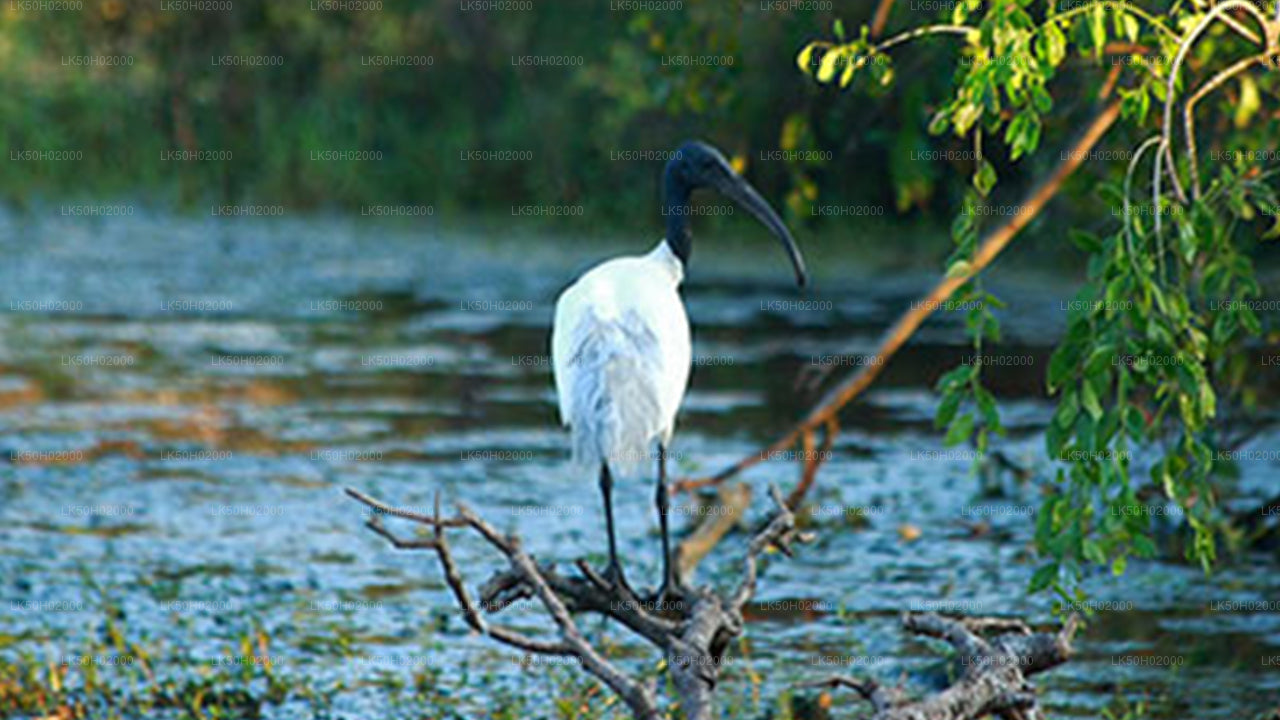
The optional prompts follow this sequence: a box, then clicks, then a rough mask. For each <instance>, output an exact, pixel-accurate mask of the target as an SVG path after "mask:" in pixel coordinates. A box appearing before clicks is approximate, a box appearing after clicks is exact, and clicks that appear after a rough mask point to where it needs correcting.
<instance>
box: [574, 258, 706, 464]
mask: <svg viewBox="0 0 1280 720" xmlns="http://www.w3.org/2000/svg"><path fill="white" fill-rule="evenodd" d="M683 279H684V269H683V267H682V266H681V262H680V259H679V258H677V257H676V256H675V254H674V253H672V252H671V248H670V247H669V246H668V245H667V243H666V242H665V241H664V242H660V243H658V247H657V248H655V249H654V250H653V251H652V252H650V253H649V254H647V255H641V256H637V257H623V258H617V259H615V260H610V261H608V262H605V263H602V264H600V265H597V266H596V267H594V268H592V269H591V270H590V271H588V272H587V273H586V274H585V275H583V276H582V277H581V278H579V279H578V281H577V282H576V283H574V284H573V285H571V286H569V288H567V289H566V290H565V291H564V292H563V293H561V295H560V298H559V299H558V300H557V301H556V316H555V322H554V325H553V327H552V331H551V359H552V367H553V368H554V371H555V380H556V393H557V395H558V397H559V400H560V420H561V422H563V423H564V424H565V425H567V426H569V427H570V428H571V430H572V435H573V456H574V460H575V461H576V462H578V463H581V464H583V465H586V466H590V467H592V468H599V467H600V465H601V463H607V464H608V465H609V469H610V470H611V471H612V472H613V473H614V474H615V475H629V474H633V473H634V472H635V471H636V470H637V468H638V467H639V466H640V463H641V461H642V460H645V459H646V458H650V457H653V455H652V452H653V446H654V443H655V442H660V443H662V444H663V445H666V444H667V443H668V442H669V441H670V440H671V434H672V432H673V431H674V429H675V418H676V411H677V410H678V409H679V408H680V402H681V400H682V399H683V398H684V393H685V388H686V387H687V386H688V382H689V368H690V364H691V362H692V357H693V356H692V346H691V343H690V338H689V319H688V316H687V315H686V314H685V311H684V303H683V302H682V301H681V300H680V294H679V290H678V289H679V286H680V282H681V280H683Z"/></svg>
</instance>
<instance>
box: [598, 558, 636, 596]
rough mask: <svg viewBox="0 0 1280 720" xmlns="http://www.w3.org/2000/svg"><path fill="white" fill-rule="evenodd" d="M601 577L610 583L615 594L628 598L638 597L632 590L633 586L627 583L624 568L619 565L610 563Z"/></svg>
mask: <svg viewBox="0 0 1280 720" xmlns="http://www.w3.org/2000/svg"><path fill="white" fill-rule="evenodd" d="M601 577H603V578H604V581H605V582H606V583H608V585H609V588H610V589H611V590H613V591H614V592H616V593H618V594H620V595H625V596H626V597H628V598H636V597H638V596H637V595H636V591H635V590H632V589H631V585H630V584H629V583H628V582H627V576H626V575H625V574H624V573H623V572H622V566H621V565H619V564H618V563H613V562H611V563H609V566H608V567H606V568H605V569H604V574H603V575H602V576H601Z"/></svg>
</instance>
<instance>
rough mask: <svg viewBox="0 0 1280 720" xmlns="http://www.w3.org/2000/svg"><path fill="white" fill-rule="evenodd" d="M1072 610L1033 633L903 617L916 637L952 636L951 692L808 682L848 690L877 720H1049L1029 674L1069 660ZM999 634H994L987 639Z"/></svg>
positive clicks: (991, 622) (983, 622) (1013, 625)
mask: <svg viewBox="0 0 1280 720" xmlns="http://www.w3.org/2000/svg"><path fill="white" fill-rule="evenodd" d="M1079 622H1080V621H1079V616H1077V615H1072V616H1071V618H1070V619H1069V620H1067V622H1066V624H1065V625H1064V626H1063V628H1062V629H1061V630H1059V631H1058V632H1055V633H1034V632H1032V631H1031V628H1029V627H1027V626H1026V625H1025V624H1023V623H1022V622H1020V621H1017V620H1007V619H1004V618H952V617H944V616H942V615H936V614H934V613H923V614H908V615H905V616H903V618H902V625H903V628H904V629H905V630H906V631H907V632H909V633H912V634H914V635H920V636H923V637H931V638H936V639H939V640H944V641H946V642H947V643H948V644H949V645H951V647H952V648H953V649H955V651H956V656H957V662H958V663H959V672H958V678H957V679H956V681H955V682H954V683H952V684H951V686H950V687H948V688H947V689H946V690H943V691H942V692H939V693H936V694H933V695H930V696H928V697H926V698H923V699H920V700H910V699H908V698H907V697H906V693H905V692H904V691H903V690H902V689H901V688H888V687H885V686H882V685H880V684H879V683H877V682H876V681H875V680H858V679H855V678H851V677H846V676H842V675H835V676H832V677H829V678H827V679H825V680H820V681H817V682H814V683H809V684H808V685H809V686H815V687H828V688H841V687H843V688H850V689H852V690H854V691H856V692H857V693H858V694H859V695H861V696H862V698H863V699H864V700H866V701H867V702H869V703H871V706H872V708H874V710H875V715H874V716H873V718H872V720H978V719H979V718H985V717H988V716H994V717H996V718H1000V720H1037V719H1038V718H1043V717H1044V716H1043V714H1042V713H1041V712H1040V709H1039V705H1038V703H1037V700H1036V694H1035V687H1034V686H1033V685H1032V684H1031V683H1030V681H1029V680H1028V678H1029V677H1030V676H1032V675H1035V674H1037V673H1041V672H1044V671H1045V670H1048V669H1050V668H1053V667H1056V666H1058V665H1061V664H1062V663H1064V662H1066V661H1067V660H1069V659H1070V657H1071V652H1072V650H1071V638H1072V637H1073V636H1074V635H1075V632H1076V628H1077V627H1078V625H1079ZM987 634H994V635H995V636H994V637H992V638H991V639H987V638H986V637H984V636H985V635H987Z"/></svg>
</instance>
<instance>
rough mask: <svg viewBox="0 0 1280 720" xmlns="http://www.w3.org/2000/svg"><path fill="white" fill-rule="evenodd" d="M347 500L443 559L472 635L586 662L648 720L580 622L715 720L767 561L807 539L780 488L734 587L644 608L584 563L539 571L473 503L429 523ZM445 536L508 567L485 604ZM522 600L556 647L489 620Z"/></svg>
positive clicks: (636, 691)
mask: <svg viewBox="0 0 1280 720" xmlns="http://www.w3.org/2000/svg"><path fill="white" fill-rule="evenodd" d="M346 492H347V494H348V495H350V496H351V497H352V498H354V499H356V500H358V501H359V502H361V503H363V504H365V505H366V506H368V507H370V508H372V509H374V510H375V511H377V514H375V515H373V516H372V517H371V518H370V519H369V520H368V522H367V523H366V524H367V526H368V528H369V529H370V530H372V531H373V532H374V533H376V534H377V535H378V536H380V537H382V538H383V539H385V540H387V541H388V542H389V543H391V545H392V546H394V547H396V548H398V549H404V550H434V551H435V553H436V558H437V560H438V561H439V564H440V567H441V569H442V571H443V572H444V576H445V581H446V583H447V584H448V585H449V588H450V590H451V591H452V592H453V596H454V600H455V601H456V602H457V605H458V607H459V609H460V610H461V612H462V614H463V617H464V618H466V621H467V624H468V625H469V626H470V627H471V628H472V629H474V630H475V631H476V632H478V633H481V634H483V635H486V636H488V637H490V638H492V639H493V640H496V641H497V642H499V643H502V644H505V645H509V646H511V647H515V648H518V649H520V650H523V651H526V652H530V653H536V654H544V655H566V656H572V657H576V658H578V660H579V661H580V662H581V663H582V667H583V669H584V670H585V671H586V672H588V673H590V674H591V675H593V676H595V677H596V678H598V679H599V680H601V681H602V682H603V683H604V684H605V685H607V686H609V688H610V689H611V690H612V691H613V692H614V693H615V694H616V695H617V696H618V697H619V698H620V699H621V700H622V701H623V702H624V703H625V704H626V706H627V708H628V709H629V710H630V711H631V713H632V715H633V716H635V717H636V718H639V719H640V720H657V719H658V718H661V717H664V714H663V712H662V711H661V710H660V706H659V702H658V699H657V695H656V693H655V691H654V688H653V687H652V686H651V685H650V684H647V683H644V682H641V681H640V680H638V679H636V678H635V677H633V676H632V675H631V674H628V673H627V672H626V671H624V670H623V669H621V668H619V667H618V666H617V665H615V664H614V663H613V662H611V661H610V660H609V659H607V658H606V657H604V656H603V655H602V654H601V653H600V652H599V651H598V650H597V649H596V648H595V646H594V645H592V643H591V642H590V641H589V640H588V639H587V638H586V637H585V636H584V635H583V633H582V631H581V630H580V629H579V628H578V625H577V623H576V621H575V620H574V615H575V614H581V613H591V614H597V615H602V616H605V617H608V618H611V619H613V620H615V621H617V622H618V623H619V624H620V625H622V626H623V627H626V628H627V629H629V630H631V631H632V632H634V633H635V634H636V635H638V636H639V637H641V638H643V639H644V640H646V641H647V642H648V643H649V644H651V645H653V646H654V647H656V648H658V649H659V650H661V651H662V652H663V654H664V656H665V658H666V660H667V667H668V672H669V673H670V675H671V679H672V685H673V686H674V688H675V692H676V695H677V702H678V703H679V706H680V708H681V709H682V711H683V712H684V714H685V717H687V718H689V720H710V719H711V718H713V717H715V704H714V701H715V689H716V685H717V683H718V681H719V674H720V668H721V666H722V664H723V663H724V658H725V652H726V650H727V648H728V647H729V645H730V643H731V642H732V641H733V640H734V639H735V638H737V637H739V636H740V635H741V634H742V632H743V628H744V626H745V622H744V620H743V608H744V607H745V606H746V604H747V603H748V602H750V600H751V598H752V597H753V596H754V595H755V591H756V583H757V580H758V578H759V564H760V556H761V555H762V554H764V553H765V552H766V551H767V550H769V549H770V548H777V549H778V550H780V551H782V552H783V553H785V554H787V555H790V552H791V547H792V545H793V544H794V543H797V542H805V541H807V540H808V539H809V538H808V537H806V536H805V535H803V534H802V533H800V532H799V531H798V530H797V527H796V518H795V515H794V514H793V513H792V511H791V509H790V508H789V507H788V506H787V505H786V503H785V501H784V500H783V497H782V494H781V492H780V491H779V490H778V489H777V488H776V487H775V488H772V497H773V500H774V503H775V504H776V505H777V508H776V510H775V512H774V514H773V516H772V518H771V519H770V521H769V522H768V523H767V524H766V525H765V526H764V527H763V529H761V530H760V531H758V532H757V533H755V534H754V535H753V536H752V537H751V539H750V540H749V541H748V543H747V546H746V548H745V552H744V554H743V559H742V567H741V580H740V581H739V582H738V584H737V585H736V587H734V588H733V589H732V590H731V591H728V592H723V593H721V592H717V591H716V590H714V589H713V588H710V587H705V586H704V587H697V588H691V589H688V590H686V591H685V592H684V594H683V595H682V596H679V597H674V598H671V599H670V601H669V602H666V601H665V600H664V602H659V601H658V600H659V599H657V598H651V599H643V600H642V599H640V598H637V597H636V596H635V595H633V594H632V593H631V592H630V591H629V590H628V589H627V588H625V587H623V586H615V585H612V584H610V583H609V582H607V581H605V580H604V579H603V578H601V577H600V576H599V575H598V574H597V573H596V572H595V571H593V570H591V568H589V567H588V566H587V565H586V564H585V563H581V562H580V563H578V565H577V567H578V569H579V571H580V573H581V575H580V576H578V577H567V576H565V575H562V574H560V573H558V572H557V571H556V569H555V568H554V567H553V566H549V565H540V564H538V563H537V562H536V561H535V560H534V559H533V557H531V556H530V555H529V554H528V553H527V552H526V551H525V550H524V548H523V544H522V542H521V540H520V538H519V537H516V536H511V535H504V534H503V533H501V532H499V531H498V530H497V529H496V528H494V527H493V526H492V525H490V524H489V523H488V522H486V521H485V520H484V519H483V518H481V517H480V516H479V515H477V514H475V513H474V512H472V511H471V510H470V509H469V508H467V507H466V506H465V505H462V504H458V505H457V506H456V509H455V514H454V515H453V516H450V517H444V516H442V515H441V513H440V502H439V498H438V497H437V500H436V510H435V513H434V515H431V516H427V515H422V514H420V513H412V512H408V511H402V510H397V509H396V508H393V507H391V506H390V505H388V504H386V503H383V502H382V501H380V500H377V499H374V498H372V497H369V496H368V495H365V494H364V493H362V492H360V491H358V490H354V489H351V488H348V489H347V491H346ZM382 515H388V516H391V517H397V518H401V519H404V520H407V521H409V522H413V523H416V524H419V525H424V526H426V527H428V528H430V530H431V533H430V535H429V536H428V537H415V538H403V537H400V536H398V535H395V534H394V533H392V532H391V531H389V530H387V528H386V527H384V526H383V524H382ZM447 530H456V531H462V530H470V531H472V532H474V533H476V534H478V535H479V536H481V537H482V538H483V539H484V540H485V541H486V542H487V543H488V544H489V545H490V546H491V547H493V548H494V549H496V550H497V551H498V552H499V553H501V555H503V556H504V557H505V558H506V560H507V564H508V568H507V569H506V570H503V571H501V572H498V573H496V574H495V575H494V576H493V577H491V578H490V579H489V580H488V581H487V582H486V583H484V585H482V586H481V588H480V592H479V602H478V603H477V602H476V600H475V599H473V597H472V595H471V593H470V592H469V591H468V590H467V588H466V585H465V583H464V581H463V579H462V574H461V572H460V571H459V568H458V565H457V563H456V561H455V559H454V557H453V553H452V550H451V549H450V545H449V542H448V540H447V538H446V531H447ZM521 599H532V600H536V601H537V602H538V604H539V605H540V607H541V608H542V609H543V611H544V612H546V614H547V615H548V616H549V617H550V618H551V619H552V620H553V621H554V623H555V626H556V630H557V634H558V636H559V638H558V639H557V640H549V639H544V638H540V637H533V636H530V635H527V634H524V633H522V632H519V631H517V630H514V629H512V628H509V627H506V626H503V625H498V624H496V623H493V622H490V621H489V620H488V619H487V618H486V617H485V614H483V613H482V608H483V609H484V610H486V611H488V613H489V614H496V613H499V612H501V611H502V610H503V609H505V608H507V607H509V606H510V605H511V604H512V603H513V602H515V601H517V600H521Z"/></svg>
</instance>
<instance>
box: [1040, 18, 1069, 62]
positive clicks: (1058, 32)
mask: <svg viewBox="0 0 1280 720" xmlns="http://www.w3.org/2000/svg"><path fill="white" fill-rule="evenodd" d="M1041 42H1042V43H1043V47H1044V58H1045V60H1047V61H1048V63H1049V66H1050V67H1054V68H1056V67H1058V66H1059V65H1061V64H1062V60H1063V59H1064V58H1065V57H1066V56H1067V38H1066V36H1065V35H1063V34H1062V29H1061V28H1059V27H1058V23H1056V22H1050V23H1048V24H1047V25H1045V27H1044V37H1043V38H1042V41H1041Z"/></svg>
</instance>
